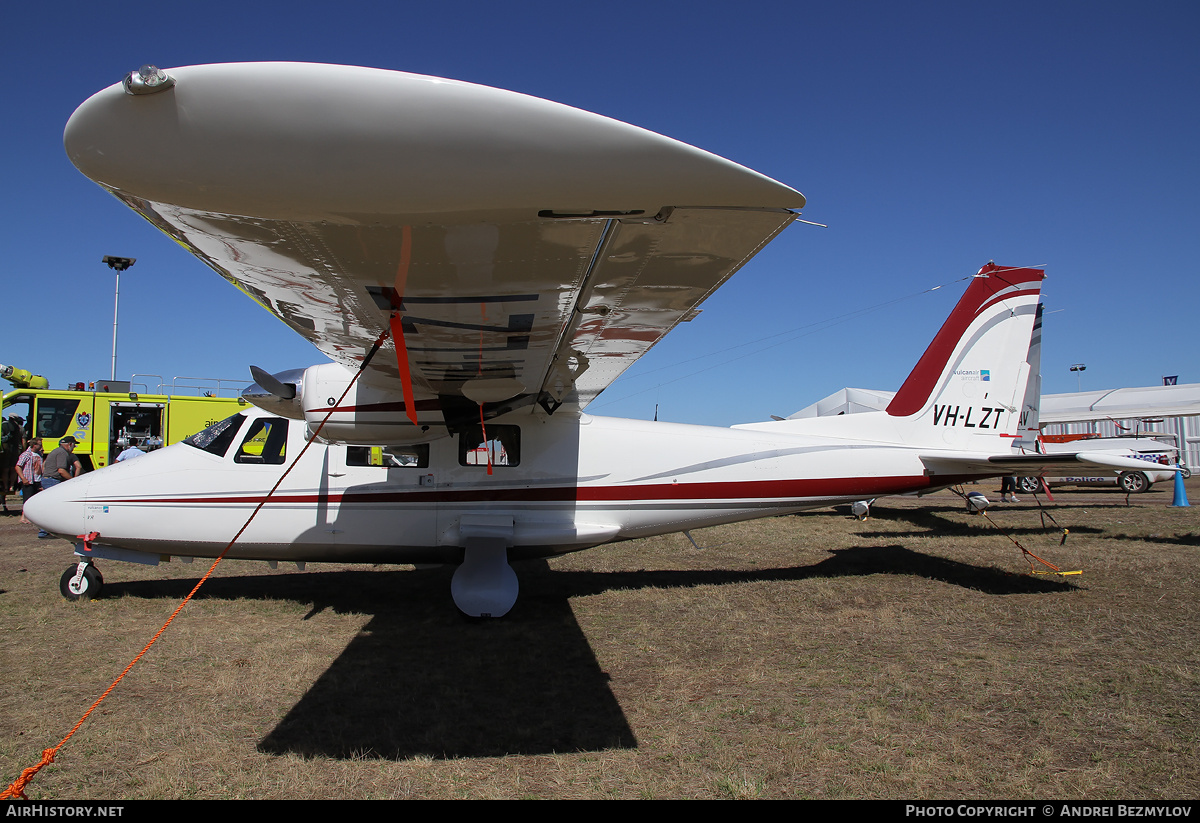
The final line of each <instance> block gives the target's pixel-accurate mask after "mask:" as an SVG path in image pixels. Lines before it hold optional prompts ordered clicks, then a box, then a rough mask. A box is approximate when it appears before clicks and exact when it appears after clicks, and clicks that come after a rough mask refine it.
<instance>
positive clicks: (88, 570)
mask: <svg viewBox="0 0 1200 823" xmlns="http://www.w3.org/2000/svg"><path fill="white" fill-rule="evenodd" d="M103 588H104V576H103V575H101V574H100V570H99V569H97V568H96V567H95V566H93V565H92V562H91V561H90V560H84V561H81V562H79V563H77V564H76V565H74V566H68V567H67V570H66V571H65V572H63V575H62V577H61V578H60V579H59V581H58V590H59V591H60V592H62V596H63V597H65V598H67V599H68V600H95V599H96V598H97V597H99V596H100V591H101V590H102V589H103Z"/></svg>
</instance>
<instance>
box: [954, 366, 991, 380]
mask: <svg viewBox="0 0 1200 823" xmlns="http://www.w3.org/2000/svg"><path fill="white" fill-rule="evenodd" d="M954 376H955V377H958V378H961V379H963V380H970V381H980V382H983V383H987V382H990V381H991V379H992V370H991V369H958V370H957V371H955V372H954Z"/></svg>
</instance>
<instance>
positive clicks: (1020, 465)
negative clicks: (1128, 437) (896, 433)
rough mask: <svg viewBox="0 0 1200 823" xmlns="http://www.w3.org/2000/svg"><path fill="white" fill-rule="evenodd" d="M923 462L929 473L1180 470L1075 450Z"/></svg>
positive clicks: (923, 457)
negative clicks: (1096, 469) (1082, 468)
mask: <svg viewBox="0 0 1200 823" xmlns="http://www.w3.org/2000/svg"><path fill="white" fill-rule="evenodd" d="M921 462H922V463H924V464H925V468H926V469H927V470H928V471H929V473H930V474H933V475H939V474H968V473H969V474H975V473H991V474H992V476H995V477H999V476H1002V475H1005V474H1020V475H1030V476H1037V475H1041V474H1046V473H1047V472H1050V471H1052V470H1059V471H1061V470H1064V469H1072V468H1073V469H1078V468H1079V467H1080V466H1081V465H1083V466H1089V467H1092V468H1101V469H1111V470H1113V471H1178V469H1176V468H1175V467H1174V466H1164V465H1162V464H1161V463H1151V462H1149V461H1146V460H1139V459H1138V458H1136V457H1128V456H1126V455H1122V454H1114V453H1111V452H1099V451H1093V452H1074V453H1071V454H999V455H992V456H984V455H952V454H923V455H921Z"/></svg>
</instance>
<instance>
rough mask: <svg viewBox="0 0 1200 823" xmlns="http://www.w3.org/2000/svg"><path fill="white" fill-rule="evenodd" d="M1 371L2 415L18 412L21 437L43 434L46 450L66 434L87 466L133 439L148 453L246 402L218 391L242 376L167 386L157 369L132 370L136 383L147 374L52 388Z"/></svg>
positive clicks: (18, 372) (108, 458)
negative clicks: (5, 386) (7, 387)
mask: <svg viewBox="0 0 1200 823" xmlns="http://www.w3.org/2000/svg"><path fill="white" fill-rule="evenodd" d="M0 377H2V378H4V379H6V380H8V382H9V383H11V384H12V385H13V386H15V387H16V388H15V389H14V390H13V391H10V392H8V393H6V394H5V395H4V419H5V421H8V420H9V419H10V416H11V415H13V414H16V415H18V416H19V417H21V418H22V419H23V421H24V423H23V424H22V425H23V428H24V435H25V436H26V437H40V438H42V445H43V447H44V448H45V451H46V453H47V454H49V452H50V450H51V449H54V448H56V447H57V446H58V441H59V440H61V439H62V438H64V437H66V436H67V435H71V436H72V437H74V438H75V439H76V440H78V441H79V445H78V446H76V447H75V456H76V457H78V458H79V462H80V463H82V464H83V469H84V471H91V470H92V469H98V468H102V467H104V466H107V465H110V464H112V463H114V462H116V459H117V455H119V454H120V453H121V452H122V451H124V450H125V449H126V448H128V447H129V446H131V445H135V444H136V445H138V446H139V447H140V448H141V449H142V450H143V451H150V450H151V449H156V448H159V447H161V446H166V445H170V444H171V443H175V442H177V441H179V440H182V439H183V438H185V437H187V436H189V435H192V434H195V433H196V432H198V431H200V430H201V429H204V428H206V427H207V426H210V425H212V424H213V423H215V422H217V421H218V420H224V419H225V418H226V417H229V416H230V415H232V414H235V413H237V411H238V410H239V409H240V408H243V407H245V405H246V401H244V400H242V399H241V397H221V396H219V395H220V394H221V393H222V392H226V393H228V392H232V391H233V390H234V389H235V388H236V389H240V388H242V386H244V385H245V384H244V383H241V382H240V381H229V380H225V381H221V380H209V379H205V378H198V379H191V378H176V379H175V381H174V382H173V383H171V384H170V385H167V384H165V383H164V382H163V381H162V379H161V378H158V377H157V376H156V375H134V376H133V378H132V379H133V381H137V379H138V378H139V377H141V378H145V379H144V380H143V382H130V381H122V380H97V381H93V382H92V383H89V384H88V385H86V386H85V385H84V384H83V383H75V384H73V386H72V387H70V388H67V389H51V388H50V387H49V382H48V381H47V380H46V378H45V377H42V376H41V375H36V374H33V373H31V372H28V371H26V370H24V369H19V368H15V367H13V366H4V365H0ZM234 384H238V385H236V386H235V385H234ZM139 389H141V391H139ZM151 391H153V392H154V393H153V394H151V393H149V392H151Z"/></svg>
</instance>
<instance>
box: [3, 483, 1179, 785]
mask: <svg viewBox="0 0 1200 823" xmlns="http://www.w3.org/2000/svg"><path fill="white" fill-rule="evenodd" d="M980 488H981V489H982V490H983V491H985V492H987V493H989V494H990V493H991V492H993V491H994V490H995V489H994V488H993V486H992V484H983V485H982V486H981V487H980ZM1188 495H1189V497H1190V499H1191V500H1192V501H1193V502H1194V503H1195V504H1200V482H1198V481H1196V480H1191V481H1189V482H1188ZM994 497H996V498H998V495H994ZM1055 500H1056V502H1055V503H1054V504H1049V503H1047V504H1046V508H1045V509H1041V508H1039V506H1038V505H1037V503H1036V502H1035V501H1033V500H1032V499H1031V498H1028V497H1024V498H1023V499H1022V501H1021V502H1020V503H1019V504H1008V505H996V506H994V507H993V508H992V509H991V510H990V511H989V515H990V518H991V520H990V521H989V520H987V519H985V518H983V517H978V516H975V517H972V516H968V515H967V514H966V513H965V512H964V511H963V506H962V503H961V501H960V500H959V499H958V498H957V497H955V496H953V495H951V494H950V493H949V492H943V493H939V494H936V495H932V496H929V497H926V498H922V499H909V498H892V499H886V500H880V501H878V502H877V503H876V505H875V506H874V509H873V512H872V516H871V517H870V518H869V519H867V520H865V521H861V522H860V521H858V520H855V519H854V518H853V517H851V516H849V514H848V511H847V510H846V509H844V508H843V509H839V510H824V511H818V512H812V513H807V514H802V515H795V516H789V517H778V518H772V519H768V520H760V521H754V522H750V523H744V524H737V525H730V526H722V527H717V528H712V529H705V530H700V531H696V532H694V533H693V537H694V538H695V540H696V543H697V544H698V548H697V547H696V546H693V545H692V544H691V543H690V542H689V541H688V539H687V538H686V537H685V536H683V535H670V536H665V537H659V538H651V539H646V540H639V541H631V542H628V543H620V544H614V545H611V546H606V547H601V548H598V549H594V550H591V551H587V552H581V553H578V554H574V555H569V556H566V557H562V558H557V559H554V560H551V561H549V562H532V563H522V564H517V572H518V574H519V576H520V579H521V587H522V593H521V599H520V600H519V601H518V604H517V606H516V607H515V608H514V610H513V611H512V613H511V614H510V615H509V616H508V617H507V618H504V619H502V620H497V621H472V620H468V619H465V618H463V617H461V616H460V615H459V614H458V613H457V611H456V610H455V609H454V607H453V604H452V603H451V600H450V597H449V591H448V588H449V577H450V573H449V571H448V570H441V569H437V570H415V569H413V568H412V567H406V566H380V567H372V566H353V565H345V566H342V565H318V564H310V565H309V566H308V567H307V570H306V571H304V572H300V571H298V570H296V569H295V567H294V566H293V567H288V568H285V567H284V566H282V565H281V566H280V568H279V569H278V570H275V571H272V570H270V569H269V568H267V566H266V564H263V563H251V562H246V561H227V562H225V563H222V564H221V565H220V567H218V570H217V573H216V575H215V577H214V579H213V580H211V581H210V582H209V583H208V584H206V586H205V587H204V588H203V589H202V590H201V593H200V594H199V595H198V596H197V599H196V600H194V601H193V602H192V603H190V604H189V605H188V606H187V608H185V609H184V611H183V612H182V614H181V615H180V617H179V619H178V620H177V621H176V622H175V623H174V624H173V625H172V626H171V628H170V629H169V630H168V631H167V632H166V633H165V634H164V635H163V637H162V639H161V640H160V641H159V642H158V644H157V645H155V646H154V648H153V649H152V650H151V651H150V653H149V654H147V656H146V657H145V658H144V659H143V660H142V661H141V662H140V663H139V664H138V666H136V667H135V668H134V669H133V671H132V672H131V673H130V675H129V676H128V677H127V678H126V679H125V680H124V681H123V682H122V683H121V684H120V686H118V687H117V689H116V690H114V692H113V693H112V695H111V696H110V697H109V698H108V699H107V700H106V701H105V702H104V703H103V704H102V705H101V707H100V708H99V709H98V710H97V711H96V713H95V714H93V715H92V717H91V718H90V719H89V720H88V722H87V723H86V724H85V725H84V726H83V727H82V728H81V730H80V731H79V733H78V734H76V735H75V737H74V738H72V740H71V741H70V742H69V743H68V744H67V746H66V747H65V748H64V749H63V751H62V752H61V753H60V755H59V757H58V759H57V761H56V762H55V763H54V764H52V765H51V766H49V767H47V768H46V769H44V770H43V771H42V772H41V773H40V774H39V775H37V777H36V778H35V779H34V781H33V783H32V784H31V785H30V787H29V789H28V794H29V796H30V797H31V798H34V799H39V798H41V799H46V798H59V799H67V798H97V799H132V798H318V797H333V798H357V797H364V798H370V797H377V798H390V797H400V798H456V797H472V798H520V797H530V798H598V797H619V798H638V797H646V798H650V797H656V798H657V797H662V798H682V797H696V798H722V797H724V798H801V797H811V798H914V799H916V798H927V799H941V798H960V797H971V798H1083V799H1183V798H1194V797H1197V796H1200V747H1198V740H1197V734H1198V732H1200V688H1197V686H1198V683H1197V678H1198V673H1200V652H1198V651H1197V645H1196V638H1197V636H1198V633H1200V632H1198V630H1200V608H1198V606H1197V584H1198V582H1200V515H1198V514H1197V513H1196V512H1197V509H1196V508H1194V507H1193V508H1174V507H1171V506H1170V505H1169V504H1170V503H1171V487H1170V484H1166V485H1164V486H1161V487H1156V488H1155V489H1152V490H1151V491H1150V492H1148V493H1146V494H1142V495H1138V496H1134V497H1132V498H1130V499H1129V500H1128V505H1127V502H1126V498H1125V497H1124V495H1122V494H1121V493H1119V492H1117V491H1116V490H1112V491H1101V490H1063V491H1059V492H1056V493H1055ZM9 503H10V507H13V508H15V507H16V506H17V505H19V503H18V502H17V500H16V498H9ZM1046 513H1049V515H1050V516H1051V517H1052V518H1053V520H1049V519H1045V516H1046ZM1043 522H1045V525H1046V527H1045V528H1043ZM1056 523H1057V525H1056ZM1060 527H1065V528H1067V529H1069V534H1068V536H1067V539H1066V541H1065V543H1063V542H1061V540H1062V532H1061V528H1060ZM1013 540H1015V541H1017V542H1019V543H1020V544H1022V545H1023V546H1025V547H1026V548H1028V549H1029V550H1030V551H1032V552H1034V553H1036V554H1037V555H1039V556H1041V557H1043V558H1045V559H1046V560H1047V561H1049V562H1051V563H1054V564H1056V565H1058V566H1059V567H1060V568H1062V569H1063V570H1065V571H1080V572H1082V573H1081V574H1077V575H1069V576H1063V577H1060V576H1057V575H1047V574H1037V575H1030V574H1029V573H1028V572H1029V571H1030V565H1029V563H1028V562H1027V561H1026V560H1025V559H1024V558H1023V556H1022V553H1021V550H1020V549H1019V548H1018V547H1017V546H1016V545H1014V542H1012V541H1013ZM71 561H72V554H71V547H70V546H69V545H68V544H67V543H65V542H63V541H60V540H38V539H36V537H35V531H34V529H32V528H31V527H28V526H23V525H21V524H20V523H19V522H18V518H17V516H16V515H15V514H13V515H11V516H8V517H4V518H0V619H2V620H3V622H4V626H5V631H4V632H3V635H2V637H0V672H2V674H0V684H2V688H0V779H2V780H3V781H4V784H5V785H7V784H8V783H10V782H11V781H12V780H13V779H15V778H16V777H17V775H18V774H19V773H20V771H21V769H22V768H24V767H26V766H30V765H32V764H33V763H35V762H36V761H37V759H38V758H39V756H40V753H41V751H42V749H44V748H47V747H49V746H52V745H54V744H56V743H57V742H58V741H59V740H60V739H61V738H62V737H63V736H64V735H65V734H66V733H67V732H68V730H69V729H70V728H71V726H72V725H73V724H74V723H75V722H76V720H77V719H78V718H79V717H80V715H82V714H83V712H84V711H85V710H86V709H87V707H88V706H89V705H91V703H92V701H93V700H95V698H96V697H97V696H99V694H100V693H101V692H103V691H104V690H105V688H107V687H108V685H109V684H110V683H111V682H112V680H113V679H114V678H115V677H116V676H117V674H118V673H119V672H120V671H121V669H122V668H124V666H125V665H126V663H127V662H128V661H129V660H130V659H131V658H132V657H133V656H134V655H135V654H136V653H137V652H138V650H139V649H141V648H142V646H143V645H144V644H145V643H146V642H147V641H148V640H149V639H150V637H151V636H152V635H153V634H154V633H155V632H156V631H157V630H158V628H159V626H160V625H161V624H162V622H163V621H164V620H165V619H166V618H167V616H168V615H169V614H170V613H171V611H173V610H174V608H175V606H176V605H177V604H178V602H179V600H180V599H181V598H182V596H183V595H184V594H186V592H187V591H188V590H189V589H190V588H191V586H192V585H194V583H195V581H196V580H197V579H198V578H199V577H200V576H201V575H202V574H203V572H204V571H205V570H206V569H207V563H205V562H204V561H200V560H197V561H196V562H195V563H194V564H192V565H184V564H181V563H179V562H172V563H166V564H162V565H160V566H158V567H143V566H135V565H130V564H122V563H112V562H107V563H102V564H101V569H102V571H103V573H104V576H105V583H106V586H105V592H104V596H103V597H102V598H101V599H98V600H93V601H81V602H67V601H66V600H64V599H63V598H62V597H61V596H60V595H59V591H58V586H59V577H60V575H61V574H62V573H63V571H64V570H65V569H66V568H67V566H68V564H70V563H71ZM1043 569H1044V567H1043Z"/></svg>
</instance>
